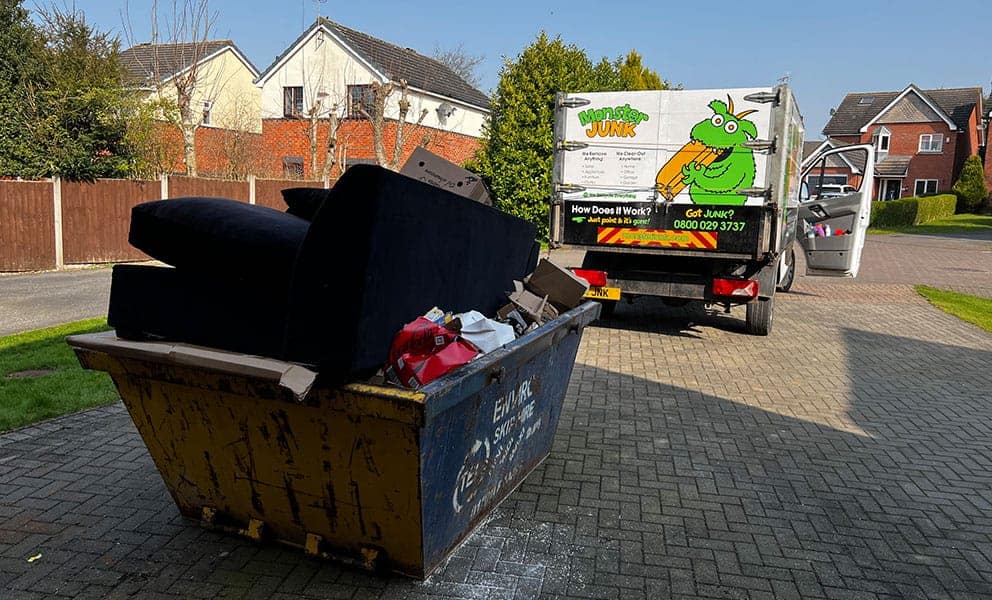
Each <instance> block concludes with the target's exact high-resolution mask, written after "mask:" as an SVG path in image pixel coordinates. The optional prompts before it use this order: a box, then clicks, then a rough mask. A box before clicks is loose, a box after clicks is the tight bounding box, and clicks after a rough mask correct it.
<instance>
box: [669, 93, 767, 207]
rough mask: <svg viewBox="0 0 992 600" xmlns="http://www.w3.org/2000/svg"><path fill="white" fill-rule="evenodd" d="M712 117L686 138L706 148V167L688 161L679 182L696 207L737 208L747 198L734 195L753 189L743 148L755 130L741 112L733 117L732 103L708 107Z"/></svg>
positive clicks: (749, 154)
mask: <svg viewBox="0 0 992 600" xmlns="http://www.w3.org/2000/svg"><path fill="white" fill-rule="evenodd" d="M709 107H710V109H712V110H713V116H712V117H710V118H709V119H705V120H703V121H700V122H699V123H696V125H695V126H693V128H692V132H691V133H690V134H689V135H690V137H691V138H692V140H693V141H695V142H698V143H700V144H704V145H705V146H707V147H708V148H709V149H710V150H711V152H712V153H713V154H711V156H713V155H715V157H714V158H713V160H712V161H711V162H710V161H707V162H708V163H709V164H700V163H699V162H696V161H692V162H690V163H689V164H687V165H685V166H684V167H682V181H683V182H684V183H685V185H687V186H689V196H690V197H691V198H692V201H693V202H695V203H696V204H729V205H734V206H740V205H742V204H744V202H745V201H746V200H747V196H745V195H743V194H737V193H735V192H736V191H737V190H740V189H744V188H748V187H751V186H752V185H754V173H755V166H754V153H753V152H752V151H751V149H750V148H747V147H745V146H744V143H745V142H747V141H748V140H753V139H755V138H756V137H758V128H757V127H756V126H755V124H754V123H752V122H751V121H748V120H745V119H744V117H746V116H747V115H749V114H751V113H753V112H757V111H754V110H745V111H742V112H740V113H738V114H734V101H733V99H731V98H730V96H727V104H724V103H723V102H722V101H720V100H714V101H712V102H710V103H709Z"/></svg>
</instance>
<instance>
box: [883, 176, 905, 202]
mask: <svg viewBox="0 0 992 600" xmlns="http://www.w3.org/2000/svg"><path fill="white" fill-rule="evenodd" d="M899 198H902V179H883V180H882V181H881V183H880V184H879V185H878V199H879V200H898V199H899Z"/></svg>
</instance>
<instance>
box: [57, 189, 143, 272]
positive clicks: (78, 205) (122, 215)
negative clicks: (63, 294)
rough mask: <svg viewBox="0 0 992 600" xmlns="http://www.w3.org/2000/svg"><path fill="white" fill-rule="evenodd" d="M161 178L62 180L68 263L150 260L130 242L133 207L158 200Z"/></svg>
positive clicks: (65, 252) (65, 255)
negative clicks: (128, 238) (90, 181)
mask: <svg viewBox="0 0 992 600" xmlns="http://www.w3.org/2000/svg"><path fill="white" fill-rule="evenodd" d="M161 194H162V184H161V182H159V181H131V180H124V179H100V180H97V181H96V182H94V183H80V182H62V239H63V243H62V248H63V256H64V259H65V263H66V264H88V263H106V262H124V261H133V260H149V257H148V256H147V255H146V254H144V253H143V252H141V251H139V250H137V249H135V248H134V247H132V246H131V245H130V244H128V242H127V234H128V230H129V229H130V227H131V208H133V207H134V206H135V205H136V204H141V203H142V202H148V201H149V200H158V199H159V198H160V197H161Z"/></svg>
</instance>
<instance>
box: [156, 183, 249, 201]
mask: <svg viewBox="0 0 992 600" xmlns="http://www.w3.org/2000/svg"><path fill="white" fill-rule="evenodd" d="M249 194H250V192H249V189H248V182H247V181H227V180H224V179H201V178H194V177H169V197H170V198H182V197H184V196H206V197H208V198H230V199H231V200H240V201H242V202H248V199H249Z"/></svg>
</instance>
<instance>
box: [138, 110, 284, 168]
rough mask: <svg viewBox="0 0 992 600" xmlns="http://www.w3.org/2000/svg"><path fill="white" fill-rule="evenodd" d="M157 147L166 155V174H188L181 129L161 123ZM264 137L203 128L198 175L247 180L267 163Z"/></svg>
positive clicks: (198, 134) (198, 137)
mask: <svg viewBox="0 0 992 600" xmlns="http://www.w3.org/2000/svg"><path fill="white" fill-rule="evenodd" d="M157 136H158V138H159V139H158V145H159V147H160V148H161V149H162V153H163V159H164V162H163V165H162V166H163V167H165V171H166V172H167V173H177V174H181V173H185V172H186V158H185V155H184V153H183V138H182V134H181V133H180V132H179V128H178V127H176V126H174V125H171V124H169V123H159V124H158V131H157ZM261 142H262V136H261V134H258V133H250V132H243V131H234V130H230V129H219V128H217V127H200V128H199V129H197V130H196V168H197V174H199V175H206V176H218V177H230V178H237V179H244V178H245V177H246V176H247V175H249V174H252V173H254V174H256V175H263V173H261V172H260V169H261V167H262V165H263V164H264V163H265V161H264V156H263V154H262V143H261Z"/></svg>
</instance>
